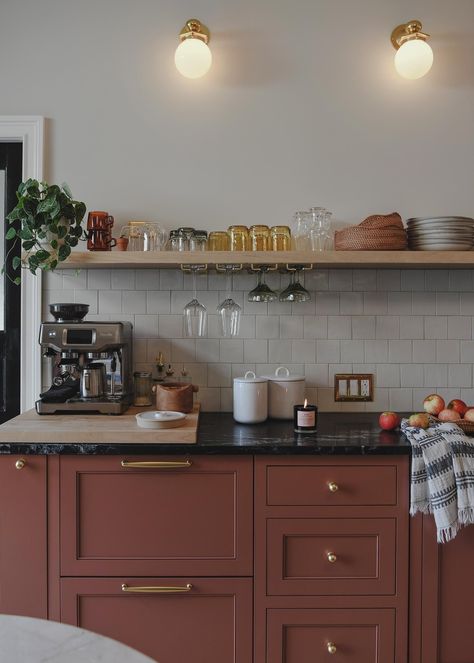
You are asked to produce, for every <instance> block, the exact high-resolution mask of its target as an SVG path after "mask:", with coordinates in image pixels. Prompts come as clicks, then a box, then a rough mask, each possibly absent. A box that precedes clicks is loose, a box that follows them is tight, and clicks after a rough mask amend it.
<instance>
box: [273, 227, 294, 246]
mask: <svg viewBox="0 0 474 663" xmlns="http://www.w3.org/2000/svg"><path fill="white" fill-rule="evenodd" d="M270 242H271V247H270V248H271V249H272V251H289V250H290V249H291V231H290V229H289V227H288V226H273V227H272V228H270Z"/></svg>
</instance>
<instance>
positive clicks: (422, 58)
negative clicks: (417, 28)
mask: <svg viewBox="0 0 474 663" xmlns="http://www.w3.org/2000/svg"><path fill="white" fill-rule="evenodd" d="M432 64H433V51H432V50H431V46H430V45H429V44H427V43H426V41H424V40H423V39H410V40H409V41H406V42H405V43H404V44H402V45H401V46H400V48H399V49H398V51H397V52H396V53H395V69H396V70H397V71H398V73H399V74H400V76H403V78H410V79H415V78H421V77H422V76H424V75H425V74H427V73H428V72H429V70H430V69H431V65H432Z"/></svg>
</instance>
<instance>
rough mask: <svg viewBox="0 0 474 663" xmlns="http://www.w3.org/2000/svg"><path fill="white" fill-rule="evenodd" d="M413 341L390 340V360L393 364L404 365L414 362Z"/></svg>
mask: <svg viewBox="0 0 474 663" xmlns="http://www.w3.org/2000/svg"><path fill="white" fill-rule="evenodd" d="M412 343H413V342H412V341H406V340H403V341H402V340H390V341H389V342H388V360H389V362H390V363H392V364H402V363H403V362H407V361H411V360H412Z"/></svg>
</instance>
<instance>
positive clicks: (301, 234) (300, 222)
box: [292, 211, 312, 251]
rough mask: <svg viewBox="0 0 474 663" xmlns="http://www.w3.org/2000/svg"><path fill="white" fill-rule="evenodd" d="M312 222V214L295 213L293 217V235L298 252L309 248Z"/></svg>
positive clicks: (304, 212)
mask: <svg viewBox="0 0 474 663" xmlns="http://www.w3.org/2000/svg"><path fill="white" fill-rule="evenodd" d="M311 222H312V215H311V213H310V212H307V211H301V212H295V214H294V215H293V223H292V234H293V238H294V248H295V249H296V250H297V251H304V250H305V249H307V248H308V242H309V234H310V230H311Z"/></svg>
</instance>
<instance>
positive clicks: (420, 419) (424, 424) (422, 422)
mask: <svg viewBox="0 0 474 663" xmlns="http://www.w3.org/2000/svg"><path fill="white" fill-rule="evenodd" d="M408 425H409V426H413V427H414V428H428V426H429V425H430V418H429V416H428V415H427V414H426V412H417V413H416V414H412V415H411V417H410V418H409V419H408Z"/></svg>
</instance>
